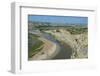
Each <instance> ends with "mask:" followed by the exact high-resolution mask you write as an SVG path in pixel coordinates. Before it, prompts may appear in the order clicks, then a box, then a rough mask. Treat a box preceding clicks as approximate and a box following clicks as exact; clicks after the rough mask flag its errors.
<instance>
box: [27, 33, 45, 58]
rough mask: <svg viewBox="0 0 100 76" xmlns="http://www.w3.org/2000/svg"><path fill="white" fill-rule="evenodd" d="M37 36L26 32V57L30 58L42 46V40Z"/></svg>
mask: <svg viewBox="0 0 100 76" xmlns="http://www.w3.org/2000/svg"><path fill="white" fill-rule="evenodd" d="M38 38H39V36H37V35H33V34H30V33H29V34H28V57H29V58H31V57H32V56H33V55H34V54H36V53H38V52H39V51H41V50H42V48H43V46H42V45H43V44H44V43H43V42H42V41H41V40H39V39H38Z"/></svg>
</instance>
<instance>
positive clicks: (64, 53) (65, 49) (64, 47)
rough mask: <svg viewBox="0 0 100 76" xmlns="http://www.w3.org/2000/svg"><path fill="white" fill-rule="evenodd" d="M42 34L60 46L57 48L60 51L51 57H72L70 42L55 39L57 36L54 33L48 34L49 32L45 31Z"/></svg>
mask: <svg viewBox="0 0 100 76" xmlns="http://www.w3.org/2000/svg"><path fill="white" fill-rule="evenodd" d="M42 36H43V37H44V38H46V39H48V40H50V41H52V42H54V43H56V44H57V46H58V47H60V48H59V49H58V48H57V50H59V52H58V53H57V54H56V55H55V56H54V57H53V58H51V59H70V58H71V55H72V49H71V47H70V46H69V45H68V44H66V43H64V42H63V43H62V42H59V41H57V40H55V38H54V37H53V36H52V35H50V34H47V33H43V35H42Z"/></svg>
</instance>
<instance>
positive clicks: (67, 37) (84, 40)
mask: <svg viewBox="0 0 100 76" xmlns="http://www.w3.org/2000/svg"><path fill="white" fill-rule="evenodd" d="M46 32H47V33H50V34H51V35H53V36H54V37H55V39H57V40H58V41H60V42H64V43H66V44H68V45H69V46H70V47H71V48H72V50H73V51H72V55H71V58H72V59H74V58H87V57H88V53H87V52H88V36H87V33H81V34H75V35H73V34H71V33H70V32H69V31H67V30H64V29H59V30H58V31H57V30H52V31H51V30H50V31H46Z"/></svg>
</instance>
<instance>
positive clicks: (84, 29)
mask: <svg viewBox="0 0 100 76" xmlns="http://www.w3.org/2000/svg"><path fill="white" fill-rule="evenodd" d="M67 31H69V32H70V33H71V34H81V33H85V32H88V28H87V27H72V28H69V29H67Z"/></svg>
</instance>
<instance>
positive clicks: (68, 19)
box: [28, 15, 88, 24]
mask: <svg viewBox="0 0 100 76" xmlns="http://www.w3.org/2000/svg"><path fill="white" fill-rule="evenodd" d="M28 21H39V22H52V23H69V24H88V17H80V16H47V15H28Z"/></svg>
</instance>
